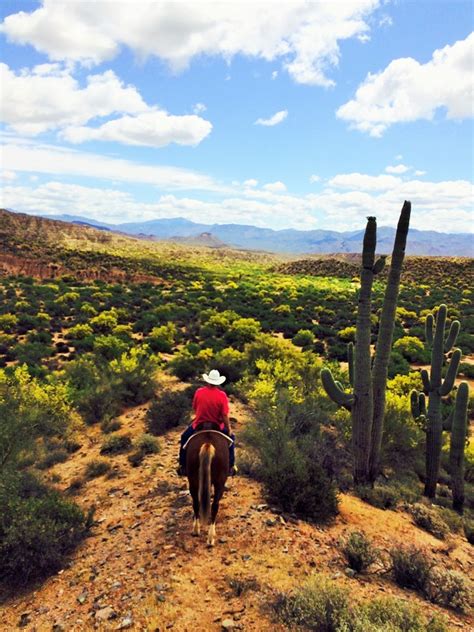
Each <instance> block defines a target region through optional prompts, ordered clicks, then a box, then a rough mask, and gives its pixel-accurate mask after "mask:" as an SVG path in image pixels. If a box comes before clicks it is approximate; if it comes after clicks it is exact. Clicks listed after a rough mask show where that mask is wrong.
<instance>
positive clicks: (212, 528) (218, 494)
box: [207, 485, 224, 546]
mask: <svg viewBox="0 0 474 632" xmlns="http://www.w3.org/2000/svg"><path fill="white" fill-rule="evenodd" d="M223 493H224V487H221V486H220V485H219V487H217V486H214V499H213V501H212V507H211V524H210V525H209V531H208V534H207V546H214V544H215V541H216V518H217V513H218V511H219V502H220V499H221V498H222V494H223Z"/></svg>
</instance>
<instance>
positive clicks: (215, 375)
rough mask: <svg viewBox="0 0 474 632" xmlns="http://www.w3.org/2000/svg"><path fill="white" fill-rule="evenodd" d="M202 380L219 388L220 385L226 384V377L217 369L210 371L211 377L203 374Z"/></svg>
mask: <svg viewBox="0 0 474 632" xmlns="http://www.w3.org/2000/svg"><path fill="white" fill-rule="evenodd" d="M202 379H203V380H204V381H205V382H207V383H208V384H212V385H213V386H219V384H223V383H224V382H225V375H221V374H220V373H219V371H218V370H217V369H212V370H211V371H209V375H208V374H207V373H203V376H202Z"/></svg>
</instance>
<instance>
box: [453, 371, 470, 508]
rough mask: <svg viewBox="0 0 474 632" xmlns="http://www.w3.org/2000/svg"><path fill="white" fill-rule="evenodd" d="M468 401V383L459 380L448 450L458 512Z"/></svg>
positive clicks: (462, 474)
mask: <svg viewBox="0 0 474 632" xmlns="http://www.w3.org/2000/svg"><path fill="white" fill-rule="evenodd" d="M468 403H469V385H468V383H467V382H461V384H460V385H459V386H458V392H457V393H456V404H455V406H454V414H453V422H452V426H451V448H450V451H449V472H450V474H451V491H452V493H453V509H454V510H455V511H458V512H459V513H462V512H463V509H464V447H465V445H466V437H467V431H468V425H467V407H468Z"/></svg>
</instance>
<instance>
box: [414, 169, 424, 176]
mask: <svg viewBox="0 0 474 632" xmlns="http://www.w3.org/2000/svg"><path fill="white" fill-rule="evenodd" d="M424 175H426V171H422V170H421V169H417V170H416V171H415V176H424Z"/></svg>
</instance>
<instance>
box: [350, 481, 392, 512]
mask: <svg viewBox="0 0 474 632" xmlns="http://www.w3.org/2000/svg"><path fill="white" fill-rule="evenodd" d="M356 493H357V495H358V496H359V498H361V499H362V500H363V501H365V502H366V503H369V505H373V506H374V507H377V508H378V509H395V507H396V506H397V504H398V502H399V501H400V492H399V491H398V489H397V488H396V487H394V486H392V485H384V486H380V487H374V488H372V487H365V486H361V487H358V488H357V489H356Z"/></svg>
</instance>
